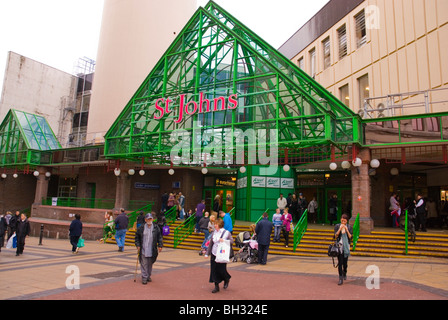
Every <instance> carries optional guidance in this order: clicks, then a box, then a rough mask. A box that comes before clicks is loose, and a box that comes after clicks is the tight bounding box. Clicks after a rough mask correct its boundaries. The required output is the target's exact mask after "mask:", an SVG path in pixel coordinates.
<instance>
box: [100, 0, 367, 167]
mask: <svg viewBox="0 0 448 320" xmlns="http://www.w3.org/2000/svg"><path fill="white" fill-rule="evenodd" d="M201 93H203V94H204V96H205V97H206V98H207V99H210V100H213V99H215V98H219V97H226V96H227V97H228V96H230V95H233V94H237V95H238V108H237V109H234V110H229V109H227V110H224V111H217V112H212V113H203V114H198V113H195V114H193V115H191V116H188V117H184V119H183V120H182V121H181V122H180V123H176V122H175V120H176V119H177V116H178V115H177V114H176V112H174V113H171V114H170V115H168V116H165V117H164V118H162V119H161V120H155V119H154V115H157V110H156V107H155V104H156V101H157V100H158V99H166V98H169V99H171V100H173V101H174V102H173V104H171V106H174V110H178V108H179V105H180V103H181V101H180V96H181V95H183V94H186V99H187V100H186V103H187V102H190V101H196V102H197V101H199V100H200V94H201ZM161 106H163V107H164V106H165V105H161ZM194 123H199V124H200V127H201V135H200V136H199V137H198V136H197V135H196V136H195V135H193V134H194V132H193V128H194V126H193V124H194ZM178 129H183V130H185V131H186V132H190V133H191V134H192V136H193V139H192V141H191V150H193V149H194V148H195V147H194V146H193V144H194V142H195V141H196V142H197V141H199V140H201V137H203V135H204V133H205V132H207V131H208V132H209V133H210V132H211V133H212V134H214V135H216V134H218V135H219V134H221V136H222V137H223V138H222V139H224V133H225V132H231V134H234V133H235V132H236V131H235V130H236V129H241V131H244V132H246V130H248V129H253V130H259V129H265V130H266V132H269V131H270V130H275V133H276V135H277V136H276V140H277V141H278V148H279V152H280V154H279V156H280V158H283V157H287V152H288V151H286V150H297V149H304V148H318V149H320V148H324V146H328V145H334V146H337V148H336V150H337V152H341V151H342V150H345V149H344V148H345V147H344V146H346V145H351V144H358V145H359V144H361V143H362V130H361V119H360V118H359V117H358V115H356V114H354V113H353V112H352V111H351V110H350V109H348V108H347V107H346V106H345V105H344V104H343V103H342V102H340V101H339V100H338V99H336V98H335V97H334V96H333V95H332V94H331V93H329V92H328V91H327V90H326V89H324V88H323V87H322V86H321V85H320V84H318V83H317V82H316V81H314V79H312V78H311V77H310V76H308V75H307V74H306V73H305V72H303V71H302V70H300V69H299V68H298V67H297V66H295V65H294V64H293V63H292V62H291V61H289V60H288V59H287V58H285V57H284V56H282V55H281V54H280V53H279V52H278V51H276V50H275V49H274V48H272V47H271V46H270V45H269V44H267V43H266V42H264V41H263V40H262V39H261V38H259V37H258V36H257V35H255V34H254V33H253V32H252V31H250V30H249V29H248V28H246V27H245V26H244V25H243V24H242V23H240V22H239V21H238V20H237V19H235V18H234V17H233V16H231V15H230V14H229V13H227V12H226V11H225V10H223V9H222V8H221V7H219V6H218V5H217V4H216V3H214V2H213V1H210V2H209V3H208V4H207V6H206V7H205V8H199V9H198V10H197V11H196V13H195V14H194V16H193V17H192V18H191V20H190V21H189V22H188V24H187V25H186V26H185V28H184V29H183V30H182V32H181V33H180V34H179V36H178V37H177V38H176V40H175V41H174V42H173V44H172V45H171V46H170V47H169V49H168V50H167V51H166V53H165V54H164V56H163V57H162V58H161V59H160V61H159V62H158V64H157V65H156V66H155V68H154V69H153V70H152V72H151V73H150V74H149V76H148V77H147V78H146V80H145V81H144V83H143V84H142V85H141V87H140V88H139V89H138V90H137V92H136V93H135V95H134V96H133V97H132V99H131V100H130V101H129V103H128V104H127V106H126V107H125V108H124V110H123V112H122V113H121V114H120V116H119V117H118V119H117V120H116V121H115V123H114V124H113V125H112V127H111V128H110V130H109V131H108V132H107V134H106V136H105V141H106V142H105V155H106V157H108V158H109V159H123V160H124V159H126V160H130V161H140V160H141V159H142V158H144V160H145V162H146V163H152V164H170V162H171V159H170V157H169V154H170V151H171V150H172V148H173V146H174V145H175V144H176V143H177V141H176V140H175V139H173V138H172V137H171V134H172V133H173V132H174V131H175V130H178ZM241 131H240V132H241ZM231 138H234V139H236V138H237V137H236V136H232V137H231ZM173 140H175V141H173ZM201 141H202V142H201V146H200V147H201V148H202V149H201V150H200V152H201V153H202V152H204V148H205V147H206V146H207V144H208V143H210V141H207V140H205V141H204V139H202V140H201ZM270 143H271V142H270V140H269V137H266V149H268V150H269V147H270ZM234 144H236V143H235V142H234ZM249 144H250V142H244V145H245V146H248V145H249ZM258 147H260V144H259V143H258ZM326 150H327V151H326V155H327V156H328V155H329V154H330V152H331V151H330V149H328V148H327V149H326ZM334 150H335V149H333V153H334ZM345 151H346V150H345ZM246 157H247V155H246Z"/></svg>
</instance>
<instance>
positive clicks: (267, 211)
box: [255, 208, 269, 224]
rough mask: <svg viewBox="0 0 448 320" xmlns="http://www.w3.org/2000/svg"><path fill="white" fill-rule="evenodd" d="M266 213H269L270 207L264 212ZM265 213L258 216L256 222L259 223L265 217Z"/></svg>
mask: <svg viewBox="0 0 448 320" xmlns="http://www.w3.org/2000/svg"><path fill="white" fill-rule="evenodd" d="M265 213H269V208H267V209H266V210H264V212H263V214H265ZM263 214H262V215H261V216H260V218H258V220H257V221H255V224H257V223H258V222H260V220H261V219H263Z"/></svg>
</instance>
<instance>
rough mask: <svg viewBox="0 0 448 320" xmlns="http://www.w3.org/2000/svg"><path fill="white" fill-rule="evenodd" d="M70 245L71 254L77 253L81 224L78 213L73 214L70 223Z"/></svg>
mask: <svg viewBox="0 0 448 320" xmlns="http://www.w3.org/2000/svg"><path fill="white" fill-rule="evenodd" d="M69 231H70V234H69V235H70V244H71V245H72V253H73V254H75V253H78V251H79V247H78V241H79V238H81V235H82V222H81V215H80V214H79V213H77V214H75V219H74V220H73V221H72V222H71V223H70V228H69Z"/></svg>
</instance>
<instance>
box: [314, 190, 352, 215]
mask: <svg viewBox="0 0 448 320" xmlns="http://www.w3.org/2000/svg"><path fill="white" fill-rule="evenodd" d="M335 195H336V197H337V208H338V212H337V220H336V221H335V222H336V223H339V221H340V220H341V216H342V214H344V213H345V214H347V215H348V216H349V218H351V216H352V190H351V189H350V188H328V189H326V190H325V208H326V210H325V211H324V213H325V214H324V215H322V216H321V218H322V221H325V223H330V220H329V219H328V216H329V210H330V209H329V201H330V198H331V197H333V196H335Z"/></svg>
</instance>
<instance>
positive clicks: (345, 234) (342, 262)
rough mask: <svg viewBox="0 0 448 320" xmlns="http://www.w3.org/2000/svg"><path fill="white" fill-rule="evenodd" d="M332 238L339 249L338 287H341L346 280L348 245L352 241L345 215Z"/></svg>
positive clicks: (351, 229)
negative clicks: (338, 245)
mask: <svg viewBox="0 0 448 320" xmlns="http://www.w3.org/2000/svg"><path fill="white" fill-rule="evenodd" d="M334 238H335V239H336V243H339V244H340V247H341V251H340V253H339V255H338V271H339V283H338V285H342V284H343V283H344V280H347V264H348V257H349V256H350V243H351V240H352V239H353V228H352V226H351V225H349V224H348V216H347V215H346V214H343V215H342V217H341V223H340V224H337V225H336V226H335V227H334Z"/></svg>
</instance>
